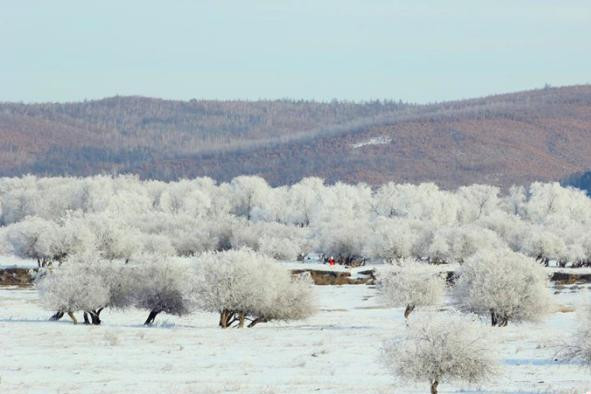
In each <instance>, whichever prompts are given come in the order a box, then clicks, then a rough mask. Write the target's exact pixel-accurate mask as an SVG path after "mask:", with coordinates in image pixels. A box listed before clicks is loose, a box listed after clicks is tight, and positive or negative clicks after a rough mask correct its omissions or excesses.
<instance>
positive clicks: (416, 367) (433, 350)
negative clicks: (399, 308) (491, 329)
mask: <svg viewBox="0 0 591 394" xmlns="http://www.w3.org/2000/svg"><path fill="white" fill-rule="evenodd" d="M407 330H408V332H407V335H406V336H405V337H404V338H403V339H402V340H398V341H393V342H391V343H388V344H386V345H385V346H384V349H383V361H384V363H385V365H386V367H387V368H388V369H390V370H391V371H392V372H393V373H394V374H395V375H396V376H399V377H400V378H402V379H404V380H409V381H414V382H428V383H429V385H430V386H431V394H437V390H438V387H439V385H440V384H441V383H444V382H448V381H452V382H453V381H461V382H468V383H478V382H481V381H483V380H487V379H489V378H492V377H493V376H494V375H495V373H496V371H497V368H498V367H497V365H498V361H497V358H496V356H495V353H494V352H493V347H492V344H491V342H490V340H489V334H488V332H487V328H486V327H482V325H481V324H479V323H478V322H477V321H474V320H472V319H470V318H469V317H466V316H463V315H461V314H460V313H450V312H446V313H430V314H421V315H419V316H414V317H413V318H411V319H410V321H409V324H408V329H407Z"/></svg>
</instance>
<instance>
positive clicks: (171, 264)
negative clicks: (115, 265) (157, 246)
mask: <svg viewBox="0 0 591 394" xmlns="http://www.w3.org/2000/svg"><path fill="white" fill-rule="evenodd" d="M138 261H141V264H142V266H141V270H139V272H138V273H137V276H136V278H135V280H136V284H135V289H134V293H135V294H134V296H133V298H134V304H135V306H136V307H138V308H142V309H147V310H149V311H150V313H149V315H148V318H147V319H146V321H145V322H144V324H145V325H151V324H153V323H154V320H155V319H156V316H158V314H160V313H162V312H166V313H169V314H172V315H177V316H182V315H185V314H188V313H190V312H191V310H192V309H193V307H194V299H193V298H192V297H193V292H192V286H191V283H192V278H191V269H190V266H189V264H188V263H187V262H186V261H185V260H182V259H179V258H170V257H169V258H166V257H162V256H142V257H140V258H138ZM132 263H134V262H132Z"/></svg>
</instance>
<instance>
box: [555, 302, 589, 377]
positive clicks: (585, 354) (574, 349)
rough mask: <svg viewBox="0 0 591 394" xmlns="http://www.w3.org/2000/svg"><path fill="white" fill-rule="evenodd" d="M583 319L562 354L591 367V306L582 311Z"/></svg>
mask: <svg viewBox="0 0 591 394" xmlns="http://www.w3.org/2000/svg"><path fill="white" fill-rule="evenodd" d="M580 313H581V315H582V319H581V321H580V323H579V327H578V329H577V332H576V333H575V335H574V336H573V338H572V342H571V343H569V344H568V345H565V346H564V349H562V351H561V354H562V355H563V356H564V357H565V358H567V359H569V360H579V361H582V362H583V363H584V364H585V365H586V366H587V367H589V368H591V308H587V309H585V310H584V311H582V312H580Z"/></svg>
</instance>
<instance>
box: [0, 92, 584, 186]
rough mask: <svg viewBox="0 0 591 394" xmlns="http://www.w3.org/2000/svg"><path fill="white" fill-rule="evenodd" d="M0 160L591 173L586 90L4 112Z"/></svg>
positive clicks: (381, 175) (83, 168)
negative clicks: (421, 101) (430, 100)
mask: <svg viewBox="0 0 591 394" xmlns="http://www.w3.org/2000/svg"><path fill="white" fill-rule="evenodd" d="M368 142H373V143H370V144H366V145H363V144H364V143H368ZM0 151H1V153H2V156H1V157H2V159H0V172H1V173H3V174H5V175H17V174H22V173H25V172H34V173H38V174H75V175H88V174H93V173H97V172H109V173H111V172H137V173H139V174H140V175H142V176H143V177H150V178H161V179H174V178H178V177H192V176H201V175H207V176H212V177H214V178H216V179H219V180H227V179H230V178H232V177H234V176H236V175H239V174H245V173H248V174H259V175H262V176H264V177H265V178H266V179H268V180H269V181H270V182H271V183H273V184H282V183H290V182H294V181H297V180H298V179H300V178H301V177H303V176H321V177H324V178H326V179H327V180H328V181H337V180H342V181H347V182H359V181H363V182H367V183H370V184H380V183H383V182H386V181H390V180H394V181H398V182H420V181H435V182H437V183H439V184H441V185H443V186H449V187H451V186H457V185H461V184H468V183H474V182H478V183H493V184H498V185H502V186H507V185H510V184H513V183H519V184H522V183H527V182H530V181H533V180H558V179H561V178H563V177H565V176H567V175H569V174H571V173H574V172H577V171H583V170H586V169H588V168H591V86H589V85H584V86H573V87H565V88H551V89H543V90H536V91H528V92H520V93H514V94H506V95H499V96H492V97H486V98H481V99H472V100H464V101H456V102H449V103H441V104H433V105H426V106H412V105H403V104H400V103H379V102H375V103H367V104H351V103H329V104H328V103H327V104H321V103H312V102H292V101H271V102H250V103H249V102H207V101H191V102H171V101H164V100H154V99H145V98H137V97H130V98H113V99H106V100H101V101H98V102H86V103H77V104H76V103H74V104H45V105H22V104H2V105H0Z"/></svg>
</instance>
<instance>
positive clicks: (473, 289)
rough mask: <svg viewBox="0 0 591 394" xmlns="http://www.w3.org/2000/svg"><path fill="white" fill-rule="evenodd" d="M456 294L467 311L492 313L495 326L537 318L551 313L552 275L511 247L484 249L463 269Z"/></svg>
mask: <svg viewBox="0 0 591 394" xmlns="http://www.w3.org/2000/svg"><path fill="white" fill-rule="evenodd" d="M457 275H458V278H457V280H456V286H455V295H456V297H457V299H458V301H459V303H460V304H461V305H462V306H463V307H464V308H465V309H467V310H469V311H472V312H475V313H478V314H482V315H484V314H487V315H488V314H490V317H491V323H492V325H493V326H501V327H502V326H506V325H507V323H508V322H509V321H521V320H537V319H539V318H541V317H542V316H543V315H544V314H545V313H547V312H548V310H549V307H550V293H549V289H548V277H547V274H546V272H545V271H544V269H543V267H541V266H540V265H539V264H537V263H536V262H535V260H534V259H532V258H529V257H526V256H524V255H522V254H519V253H515V252H511V251H509V250H500V251H499V250H497V251H493V250H482V251H480V252H478V253H476V254H475V255H474V256H472V257H470V258H469V259H468V260H467V261H466V262H465V263H464V264H463V265H462V266H461V268H460V270H459V272H458V274H457Z"/></svg>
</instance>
